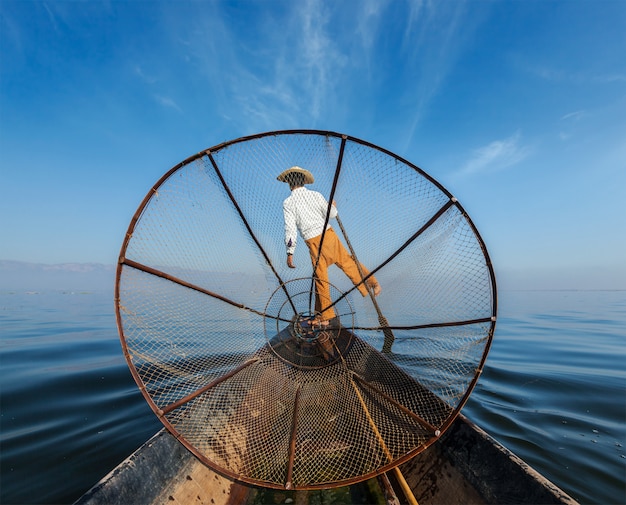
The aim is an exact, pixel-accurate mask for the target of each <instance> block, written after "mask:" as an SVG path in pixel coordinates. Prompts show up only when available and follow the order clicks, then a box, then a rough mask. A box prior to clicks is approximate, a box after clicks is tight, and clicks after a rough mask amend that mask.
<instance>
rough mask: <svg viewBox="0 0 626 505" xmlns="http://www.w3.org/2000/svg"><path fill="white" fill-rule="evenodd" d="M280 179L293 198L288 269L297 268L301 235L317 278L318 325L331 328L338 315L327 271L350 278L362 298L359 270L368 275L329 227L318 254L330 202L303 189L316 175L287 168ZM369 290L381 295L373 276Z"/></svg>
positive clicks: (288, 213) (288, 205) (286, 206)
mask: <svg viewBox="0 0 626 505" xmlns="http://www.w3.org/2000/svg"><path fill="white" fill-rule="evenodd" d="M277 179H278V180H279V181H281V182H286V183H287V184H289V189H290V190H291V195H289V196H288V197H287V198H286V199H285V201H284V202H283V214H284V218H285V246H286V247H287V266H288V267H289V268H296V266H295V264H294V262H293V253H294V251H295V249H296V241H297V232H298V231H299V232H300V235H302V238H303V239H304V242H305V243H306V245H307V247H308V248H309V253H310V255H311V263H312V264H313V268H314V269H315V268H316V263H317V269H316V270H315V272H314V274H313V275H314V278H315V295H316V296H315V313H316V315H318V319H317V320H316V323H317V324H319V325H320V326H321V327H328V326H329V324H330V320H331V319H333V318H334V317H335V311H334V310H333V307H332V301H331V299H330V287H329V284H328V267H329V266H330V265H337V266H338V267H339V268H340V269H341V270H343V272H344V273H345V274H346V275H347V276H348V277H349V278H350V280H351V281H352V282H353V284H354V285H355V286H356V287H357V289H358V290H359V292H360V293H361V294H362V295H363V296H367V294H368V292H367V287H366V286H365V285H364V284H363V279H362V277H361V274H360V272H359V266H360V267H361V271H362V272H363V276H364V277H367V276H368V275H369V271H368V270H367V269H366V268H365V267H364V266H363V265H362V264H359V265H357V263H356V262H355V260H354V259H353V258H352V256H350V254H348V251H346V249H345V247H344V246H343V244H342V243H341V241H340V240H339V237H337V235H336V234H335V231H334V230H333V229H332V227H331V226H330V224H328V225H327V226H326V233H324V241H323V243H322V254H320V255H319V260H318V251H319V246H320V241H321V240H322V232H323V231H324V222H325V221H326V212H328V202H327V201H326V199H325V198H324V197H323V196H322V194H321V193H318V192H317V191H311V190H309V189H307V188H305V187H304V185H305V184H313V182H314V178H313V174H311V172H309V171H308V170H305V169H304V168H300V167H297V166H294V167H291V168H288V169H287V170H285V171H284V172H282V173H281V174H280V175H279V176H278V177H277ZM335 217H337V208H336V207H335V201H334V200H333V203H332V206H331V208H330V218H331V219H334V218H335ZM366 283H367V286H368V287H369V288H370V289H371V290H372V292H373V293H374V296H378V295H379V294H380V291H381V288H380V284H378V281H377V280H376V278H375V277H374V276H370V277H368V278H367V281H366Z"/></svg>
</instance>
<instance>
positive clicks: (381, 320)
mask: <svg viewBox="0 0 626 505" xmlns="http://www.w3.org/2000/svg"><path fill="white" fill-rule="evenodd" d="M336 219H337V224H338V225H339V228H340V229H341V233H342V234H343V238H345V239H346V244H348V248H349V249H350V254H352V258H353V259H354V262H355V263H356V266H357V268H358V269H359V273H360V274H361V279H365V275H363V270H362V269H361V263H359V259H358V258H357V257H356V253H355V252H354V249H353V248H352V244H351V243H350V239H349V238H348V234H347V233H346V230H345V228H344V227H343V224H342V223H341V219H339V216H337V217H336ZM364 284H365V289H367V292H368V293H369V295H370V298H371V299H372V303H373V304H374V308H375V309H376V312H377V313H378V324H380V326H381V327H382V330H383V335H384V336H385V340H384V342H383V352H391V346H392V345H393V342H394V340H395V339H396V337H395V336H394V335H393V332H392V331H391V328H389V322H388V321H387V318H386V317H385V316H383V313H382V312H381V311H380V307H379V306H378V302H377V301H376V296H374V293H373V292H372V290H371V289H370V287H369V286H368V285H367V283H366V282H364Z"/></svg>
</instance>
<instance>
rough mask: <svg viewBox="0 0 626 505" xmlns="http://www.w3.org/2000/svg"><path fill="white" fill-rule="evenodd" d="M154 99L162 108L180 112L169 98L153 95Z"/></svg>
mask: <svg viewBox="0 0 626 505" xmlns="http://www.w3.org/2000/svg"><path fill="white" fill-rule="evenodd" d="M153 96H154V99H155V100H156V101H157V103H159V104H160V105H162V106H163V107H167V108H170V109H174V110H176V111H177V112H182V109H181V108H180V107H179V106H178V104H177V103H176V102H175V101H174V100H173V99H171V98H170V97H167V96H162V95H153Z"/></svg>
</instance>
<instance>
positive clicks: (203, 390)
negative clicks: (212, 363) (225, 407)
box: [161, 359, 259, 416]
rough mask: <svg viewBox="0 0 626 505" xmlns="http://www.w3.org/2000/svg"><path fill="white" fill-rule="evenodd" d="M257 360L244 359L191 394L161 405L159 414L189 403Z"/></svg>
mask: <svg viewBox="0 0 626 505" xmlns="http://www.w3.org/2000/svg"><path fill="white" fill-rule="evenodd" d="M257 361H259V360H258V359H251V360H248V361H246V362H245V363H243V364H242V365H241V366H238V367H237V368H235V369H234V370H231V371H230V372H228V373H227V374H224V375H222V376H221V377H218V378H217V379H215V380H212V381H211V382H209V383H208V384H207V385H206V386H204V387H202V388H200V389H198V390H197V391H194V392H193V393H191V394H188V395H187V396H185V397H184V398H181V399H180V400H178V401H177V402H174V403H170V404H169V405H168V406H167V407H163V408H162V409H161V415H162V416H164V415H166V414H169V413H170V412H172V411H173V410H176V409H177V408H179V407H182V406H183V405H185V404H186V403H189V402H190V401H191V400H194V399H195V398H198V396H200V395H201V394H204V393H206V392H207V391H209V390H210V389H213V388H214V387H215V386H217V385H218V384H221V383H222V382H224V381H225V380H228V379H230V378H231V377H233V376H234V375H237V374H238V373H239V372H241V371H242V370H243V369H244V368H247V367H249V366H250V365H252V364H253V363H256V362H257Z"/></svg>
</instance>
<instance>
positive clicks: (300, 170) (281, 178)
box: [276, 167, 315, 184]
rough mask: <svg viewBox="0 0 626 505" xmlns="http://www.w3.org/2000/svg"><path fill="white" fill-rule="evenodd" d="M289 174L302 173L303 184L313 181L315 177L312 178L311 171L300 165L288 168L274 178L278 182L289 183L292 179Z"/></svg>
mask: <svg viewBox="0 0 626 505" xmlns="http://www.w3.org/2000/svg"><path fill="white" fill-rule="evenodd" d="M291 174H302V175H304V184H313V182H314V181H315V179H314V178H313V174H312V173H311V172H309V171H308V170H305V169H304V168H300V167H291V168H288V169H287V170H285V171H284V172H282V173H281V174H280V175H279V176H278V177H276V179H278V180H279V181H280V182H286V183H288V184H290V183H291V182H292V181H293V179H292V176H291Z"/></svg>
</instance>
